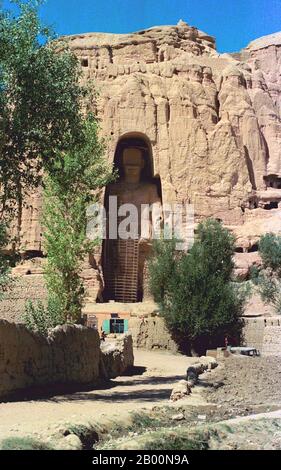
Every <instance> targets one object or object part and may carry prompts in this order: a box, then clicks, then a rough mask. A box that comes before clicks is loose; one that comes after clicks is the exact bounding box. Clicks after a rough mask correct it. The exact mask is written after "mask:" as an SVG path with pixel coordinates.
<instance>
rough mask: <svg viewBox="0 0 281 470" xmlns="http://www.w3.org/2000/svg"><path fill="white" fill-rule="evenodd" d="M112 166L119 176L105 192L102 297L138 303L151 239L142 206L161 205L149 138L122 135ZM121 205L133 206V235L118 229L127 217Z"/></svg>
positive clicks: (141, 298)
mask: <svg viewBox="0 0 281 470" xmlns="http://www.w3.org/2000/svg"><path fill="white" fill-rule="evenodd" d="M114 168H115V169H117V171H118V175H119V176H118V179H117V181H116V182H114V183H111V184H109V185H108V187H107V188H106V192H105V204H104V205H105V209H106V213H107V230H106V239H105V240H104V242H103V250H102V268H103V275H104V291H103V295H102V298H103V301H104V302H108V301H116V302H124V303H128V302H141V301H142V300H143V298H144V290H145V289H144V281H145V280H144V278H147V276H146V260H147V258H148V255H149V252H150V250H151V240H150V241H149V237H148V238H147V239H144V238H143V225H142V220H143V206H142V205H143V204H146V205H147V204H148V205H149V206H151V205H158V206H161V201H162V194H161V182H160V178H157V177H154V176H153V160H152V150H151V145H150V142H149V140H148V139H147V138H146V137H145V136H142V135H139V134H130V135H127V136H125V137H123V138H121V139H120V140H119V142H118V144H117V147H116V151H115V156H114ZM112 198H115V201H116V208H117V212H118V216H117V231H116V232H115V235H116V236H115V237H113V238H112V232H111V231H110V230H109V226H110V225H111V224H112V220H110V218H111V217H112V212H111V210H110V204H111V201H112ZM124 204H131V205H133V206H134V207H135V208H136V214H137V217H136V220H135V222H136V227H135V229H134V236H131V235H130V236H127V234H126V233H123V232H122V230H120V229H121V225H122V222H124V220H125V219H126V217H127V212H126V214H125V213H124V212H123V213H122V215H120V208H121V207H122V208H124V207H125V206H124ZM121 210H123V209H121ZM152 212H153V211H152ZM148 217H149V220H148V219H147V220H146V222H147V227H149V226H150V222H151V217H152V215H151V212H149V216H148ZM130 228H131V227H130ZM144 240H145V241H144Z"/></svg>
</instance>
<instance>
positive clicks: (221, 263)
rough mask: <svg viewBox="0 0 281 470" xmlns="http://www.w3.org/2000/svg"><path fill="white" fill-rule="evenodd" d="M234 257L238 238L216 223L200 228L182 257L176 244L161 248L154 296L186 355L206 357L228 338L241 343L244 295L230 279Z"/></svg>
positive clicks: (153, 270) (153, 275) (153, 273)
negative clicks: (193, 352) (191, 351)
mask: <svg viewBox="0 0 281 470" xmlns="http://www.w3.org/2000/svg"><path fill="white" fill-rule="evenodd" d="M233 254H234V238H233V237H232V235H231V234H230V233H229V232H228V230H226V229H225V228H223V227H222V225H221V224H220V223H219V222H217V221H215V220H212V219H209V220H207V221H205V222H203V223H201V224H200V225H199V227H198V237H197V239H196V241H195V242H194V245H193V246H192V248H191V249H190V251H189V252H188V253H186V252H180V253H179V252H177V251H176V249H175V241H174V240H170V241H165V240H162V241H157V242H156V249H155V251H154V257H153V258H152V260H151V261H150V264H149V273H150V288H151V292H152V294H153V295H154V297H155V300H156V301H157V302H158V304H159V306H160V312H161V315H162V316H163V317H164V318H165V321H166V323H167V326H168V327H169V329H170V330H171V331H172V332H173V334H174V336H175V338H176V339H177V340H178V341H179V342H180V344H181V346H182V348H183V349H185V350H186V349H187V350H188V349H190V348H191V349H195V350H196V351H197V352H200V353H203V352H205V350H206V348H207V347H216V346H218V345H222V344H223V340H224V336H225V335H226V334H228V335H229V336H231V337H232V338H233V337H235V338H236V340H237V341H239V337H240V334H241V329H242V326H243V322H242V319H241V314H242V311H243V305H244V301H245V293H244V292H242V293H241V292H240V290H239V286H238V284H235V283H234V282H232V279H231V277H232V273H233V267H234V264H233V260H232V256H233ZM163 273H164V275H163ZM166 276H167V277H166Z"/></svg>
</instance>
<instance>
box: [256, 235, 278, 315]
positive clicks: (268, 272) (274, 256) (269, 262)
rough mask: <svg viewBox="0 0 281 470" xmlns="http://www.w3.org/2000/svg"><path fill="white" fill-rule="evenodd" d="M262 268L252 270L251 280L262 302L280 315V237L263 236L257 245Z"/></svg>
mask: <svg viewBox="0 0 281 470" xmlns="http://www.w3.org/2000/svg"><path fill="white" fill-rule="evenodd" d="M259 252H260V255H261V259H262V263H263V264H262V268H261V269H260V270H259V271H258V272H257V270H252V272H251V279H252V281H253V283H254V284H255V285H256V286H257V288H258V292H259V294H260V295H261V298H262V300H263V301H264V302H265V303H267V304H271V305H272V306H273V307H274V309H275V311H276V312H277V313H281V237H280V236H279V235H275V234H273V233H267V234H266V235H263V236H262V237H261V239H260V243H259Z"/></svg>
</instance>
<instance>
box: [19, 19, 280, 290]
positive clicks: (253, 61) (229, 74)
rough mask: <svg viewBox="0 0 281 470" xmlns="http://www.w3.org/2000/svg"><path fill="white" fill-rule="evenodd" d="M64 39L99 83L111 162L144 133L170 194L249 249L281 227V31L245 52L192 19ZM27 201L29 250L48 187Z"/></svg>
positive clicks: (38, 245)
mask: <svg viewBox="0 0 281 470" xmlns="http://www.w3.org/2000/svg"><path fill="white" fill-rule="evenodd" d="M63 41H66V42H67V43H68V44H69V47H70V49H71V50H72V51H73V52H74V53H75V54H76V55H77V57H78V58H79V60H80V61H81V66H82V69H83V74H84V75H83V76H84V78H83V80H84V81H85V82H89V83H90V80H93V83H94V84H95V87H96V89H97V90H98V92H99V97H98V100H97V103H96V105H95V109H94V111H96V112H97V114H98V116H99V118H100V120H101V125H102V133H103V135H104V136H105V137H106V143H107V145H106V153H107V157H108V159H109V160H110V161H113V159H114V153H115V150H116V146H117V143H118V142H119V140H120V138H122V137H124V136H139V137H142V138H144V139H145V141H146V142H149V145H150V146H151V153H152V158H153V172H154V175H158V176H160V178H161V183H162V195H163V202H164V203H165V202H169V203H173V202H178V203H192V204H194V206H195V216H196V220H197V221H199V220H201V219H203V218H205V217H216V218H219V219H221V220H222V222H223V223H224V224H225V225H226V226H227V227H229V228H230V229H231V230H232V231H233V232H234V234H235V235H236V237H237V246H238V248H239V249H241V251H242V252H245V253H246V252H247V251H253V247H254V248H255V245H256V244H257V243H258V240H259V238H260V236H261V235H262V234H263V233H265V232H268V231H274V232H277V233H280V232H281V222H280V221H281V218H280V208H279V203H280V202H281V145H280V143H281V123H280V106H281V98H280V93H281V91H280V90H281V83H280V82H281V78H280V73H279V69H280V57H281V33H277V34H274V35H270V36H266V37H264V38H260V39H258V40H256V41H253V42H252V43H250V45H249V46H248V47H246V48H245V49H244V50H242V51H241V52H240V53H236V54H219V53H218V52H217V51H216V48H215V40H214V38H212V37H210V36H209V35H208V34H206V33H203V32H201V31H199V30H198V29H196V28H194V27H191V26H189V25H187V24H186V23H185V22H183V21H180V22H179V23H178V25H176V26H159V27H154V28H150V29H147V30H144V31H139V32H137V33H132V34H123V35H117V34H103V33H89V34H79V35H74V36H68V37H64V38H63ZM59 44H60V43H59ZM26 202H27V206H26V208H25V209H24V212H23V217H22V247H23V248H22V249H23V250H27V251H32V250H39V251H40V250H43V248H42V242H41V238H42V237H41V233H42V231H41V229H40V224H39V218H40V211H41V195H40V193H39V194H38V195H32V196H30V198H28V199H27V201H26ZM247 262H248V260H246V261H245V263H246V264H247ZM241 263H242V260H241V259H240V264H241ZM245 263H244V264H245ZM242 264H243V263H242ZM240 269H242V270H243V271H244V274H245V270H246V271H247V268H245V266H244V267H242V268H240ZM92 271H93V277H92V279H93V282H92V284H93V285H91V289H92V290H93V292H95V295H96V294H97V293H98V292H99V288H100V287H99V286H100V280H99V279H98V278H99V276H98V275H97V270H96V269H92ZM240 272H241V274H242V276H243V275H244V274H243V273H242V271H240ZM90 278H91V276H90ZM90 284H91V282H90ZM94 285H96V288H95V286H94Z"/></svg>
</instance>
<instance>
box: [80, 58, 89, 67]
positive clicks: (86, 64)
mask: <svg viewBox="0 0 281 470" xmlns="http://www.w3.org/2000/svg"><path fill="white" fill-rule="evenodd" d="M81 65H82V67H89V61H88V59H82V60H81Z"/></svg>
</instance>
